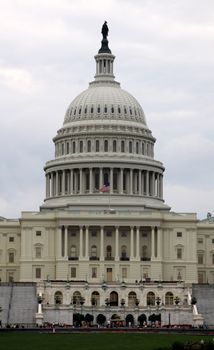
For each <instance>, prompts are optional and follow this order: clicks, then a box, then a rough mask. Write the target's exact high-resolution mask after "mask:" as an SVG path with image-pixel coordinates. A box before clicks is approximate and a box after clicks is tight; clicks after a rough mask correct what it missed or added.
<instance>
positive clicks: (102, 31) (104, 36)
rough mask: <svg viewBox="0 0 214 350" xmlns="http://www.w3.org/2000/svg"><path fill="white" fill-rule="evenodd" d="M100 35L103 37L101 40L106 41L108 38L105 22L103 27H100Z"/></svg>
mask: <svg viewBox="0 0 214 350" xmlns="http://www.w3.org/2000/svg"><path fill="white" fill-rule="evenodd" d="M101 33H102V35H103V39H107V36H108V26H107V22H106V21H105V22H104V24H103V26H102V30H101Z"/></svg>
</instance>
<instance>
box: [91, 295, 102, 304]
mask: <svg viewBox="0 0 214 350" xmlns="http://www.w3.org/2000/svg"><path fill="white" fill-rule="evenodd" d="M91 305H95V306H99V305H100V294H99V293H98V292H93V293H91Z"/></svg>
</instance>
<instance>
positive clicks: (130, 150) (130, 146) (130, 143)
mask: <svg viewBox="0 0 214 350" xmlns="http://www.w3.org/2000/svg"><path fill="white" fill-rule="evenodd" d="M129 153H132V141H129Z"/></svg>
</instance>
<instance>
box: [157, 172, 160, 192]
mask: <svg viewBox="0 0 214 350" xmlns="http://www.w3.org/2000/svg"><path fill="white" fill-rule="evenodd" d="M159 178H160V174H158V173H157V194H156V195H157V197H158V198H159Z"/></svg>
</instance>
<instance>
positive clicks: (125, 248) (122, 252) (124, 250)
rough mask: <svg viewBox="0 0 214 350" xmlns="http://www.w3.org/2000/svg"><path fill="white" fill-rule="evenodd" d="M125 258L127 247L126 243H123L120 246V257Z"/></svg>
mask: <svg viewBox="0 0 214 350" xmlns="http://www.w3.org/2000/svg"><path fill="white" fill-rule="evenodd" d="M126 258H127V247H126V245H123V246H122V247H121V259H122V260H125V259H126Z"/></svg>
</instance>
